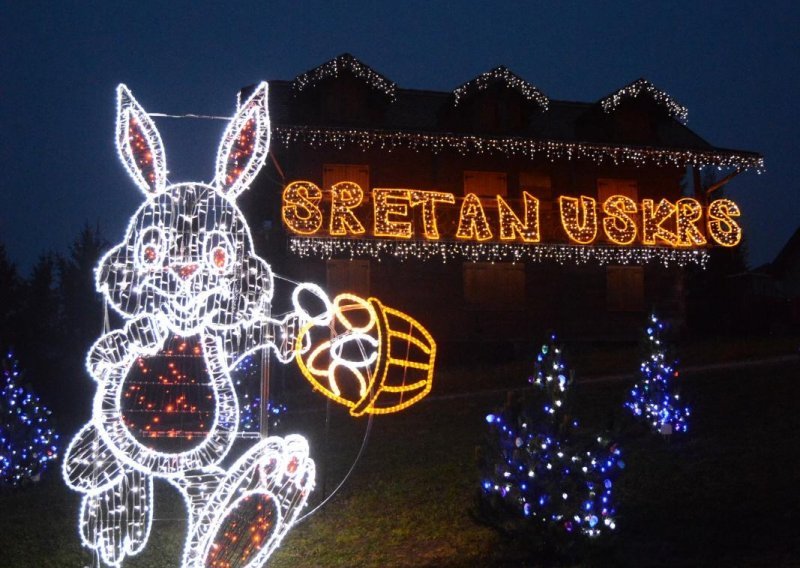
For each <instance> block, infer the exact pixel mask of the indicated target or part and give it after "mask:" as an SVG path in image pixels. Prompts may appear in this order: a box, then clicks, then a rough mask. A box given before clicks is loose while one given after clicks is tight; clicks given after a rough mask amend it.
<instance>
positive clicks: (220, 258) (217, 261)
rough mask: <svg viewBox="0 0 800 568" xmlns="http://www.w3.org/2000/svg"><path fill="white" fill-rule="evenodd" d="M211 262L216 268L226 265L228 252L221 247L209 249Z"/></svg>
mask: <svg viewBox="0 0 800 568" xmlns="http://www.w3.org/2000/svg"><path fill="white" fill-rule="evenodd" d="M211 263H212V264H213V265H214V266H215V267H217V268H225V267H226V266H227V265H228V254H227V253H226V252H225V249H224V248H222V247H219V246H217V247H214V248H213V249H212V250H211Z"/></svg>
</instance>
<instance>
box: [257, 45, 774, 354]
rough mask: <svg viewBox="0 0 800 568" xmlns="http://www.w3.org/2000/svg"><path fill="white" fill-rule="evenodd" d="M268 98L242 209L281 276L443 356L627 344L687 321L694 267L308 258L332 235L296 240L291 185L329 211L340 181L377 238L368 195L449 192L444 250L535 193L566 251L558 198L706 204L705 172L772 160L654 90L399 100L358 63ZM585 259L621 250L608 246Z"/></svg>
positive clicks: (527, 88) (510, 77)
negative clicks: (267, 132) (477, 222)
mask: <svg viewBox="0 0 800 568" xmlns="http://www.w3.org/2000/svg"><path fill="white" fill-rule="evenodd" d="M246 94H247V89H245V90H244V91H243V93H242V95H243V96H246ZM269 96H270V103H269V104H270V114H271V119H272V142H271V152H270V153H271V159H270V161H269V163H268V167H267V168H265V171H263V172H262V174H261V175H260V177H259V178H258V179H257V181H256V183H255V184H254V185H253V188H252V191H250V192H249V195H248V196H246V199H245V200H244V201H245V204H244V207H245V214H246V215H247V217H248V219H249V220H250V222H251V226H252V227H254V238H255V240H256V247H257V248H260V249H261V252H262V253H263V254H264V256H265V257H266V258H269V259H270V261H271V262H272V263H273V266H275V267H276V270H277V271H279V272H280V273H282V274H286V275H288V276H290V277H292V278H297V279H309V280H313V281H317V282H319V283H321V284H324V285H326V286H327V289H328V290H329V291H330V292H331V293H335V292H338V291H343V290H349V291H354V292H356V293H359V294H361V295H374V296H376V297H379V298H380V299H381V300H382V301H384V302H385V303H387V304H389V305H393V306H396V307H398V308H399V309H402V310H405V311H407V312H409V313H411V314H414V315H415V317H417V318H418V319H419V320H420V321H421V322H423V323H424V325H425V326H426V327H428V328H429V329H430V331H431V332H432V333H433V334H434V336H435V337H436V338H437V339H438V340H439V341H440V342H442V343H443V344H444V345H447V344H449V343H450V344H462V345H469V344H474V343H475V342H481V343H482V344H483V345H491V344H497V345H514V344H520V345H523V344H529V343H530V341H535V340H538V338H539V337H541V334H542V333H543V332H544V331H545V330H548V329H554V330H558V331H559V333H560V334H561V335H562V336H563V337H566V338H574V339H585V340H617V339H630V338H633V337H635V336H636V334H637V333H638V330H639V328H640V327H641V324H642V321H643V319H644V315H645V313H646V311H647V310H650V309H657V310H658V311H659V313H661V314H662V316H664V317H667V318H671V319H673V320H676V321H678V322H680V321H681V320H682V318H683V317H684V310H685V306H684V298H685V290H684V281H685V278H684V268H683V267H682V266H680V264H682V263H670V262H664V261H663V259H658V258H656V259H653V260H650V261H649V262H646V263H644V262H638V261H636V260H635V259H634V260H633V261H626V262H624V263H623V262H601V261H598V260H597V259H593V260H589V261H587V262H584V263H575V262H573V261H572V260H567V261H566V262H564V263H563V264H561V263H558V262H555V261H552V260H544V261H542V262H532V261H530V260H526V259H522V260H519V261H516V262H512V261H507V260H506V261H496V259H494V258H488V257H487V258H486V259H482V258H479V259H475V258H474V257H468V256H463V257H460V258H459V257H457V256H456V257H451V258H448V259H447V261H446V262H443V261H442V260H441V259H437V258H435V257H434V258H431V259H428V260H419V259H417V258H414V257H411V258H406V259H403V260H401V259H399V258H397V257H396V256H395V255H377V256H376V255H370V254H365V255H359V254H353V253H352V251H350V252H347V253H343V252H341V251H339V253H338V254H332V255H327V256H332V257H333V258H323V257H321V256H320V255H314V256H312V257H310V258H309V257H301V256H298V255H297V254H296V250H295V249H294V248H293V247H292V246H291V243H292V241H293V240H294V241H297V240H298V239H299V240H302V239H303V238H309V239H316V238H320V237H326V236H327V235H326V234H325V232H326V229H327V225H326V226H325V227H324V228H323V230H322V231H321V233H320V234H315V235H314V236H311V237H303V236H298V235H293V234H292V232H291V231H289V230H288V229H287V227H286V226H285V224H284V223H283V222H282V217H281V196H282V191H283V189H284V187H285V186H286V185H287V184H289V183H290V182H293V181H297V180H307V181H309V182H312V183H314V184H315V185H317V186H318V187H320V188H322V190H323V192H324V197H323V199H322V201H321V203H320V207H321V209H322V210H323V211H326V208H329V207H330V196H329V194H328V193H327V190H329V189H330V188H331V186H332V185H333V184H334V183H336V182H340V181H350V182H355V183H357V184H358V185H359V186H360V187H361V188H362V189H363V190H364V192H365V197H364V203H363V206H362V207H361V209H360V210H359V211H360V213H359V214H360V215H361V219H362V221H363V223H364V225H365V226H370V225H371V223H372V222H373V218H372V206H371V204H370V202H369V200H370V193H369V190H370V189H371V188H410V189H417V190H427V191H440V192H447V193H452V194H454V195H455V196H456V204H455V205H454V206H450V207H440V208H439V210H438V212H437V217H438V225H439V229H440V231H441V233H442V242H449V241H454V239H453V238H452V235H453V234H454V227H455V225H456V224H457V223H458V212H459V207H458V204H459V203H460V200H461V199H463V196H464V195H466V194H469V193H472V194H476V195H478V196H479V197H480V200H481V202H482V203H483V205H484V209H485V212H486V214H487V218H488V219H489V220H490V223H492V226H493V230H494V231H495V233H496V229H497V227H496V209H497V202H496V201H494V196H496V195H501V196H503V198H504V199H505V200H506V201H507V202H508V203H509V204H511V206H512V207H516V208H518V207H520V206H521V205H520V203H521V200H522V196H523V192H527V193H529V194H531V195H534V196H535V197H536V198H537V199H538V200H539V219H540V225H541V227H540V231H541V235H542V243H541V245H543V246H550V245H558V244H563V245H565V246H569V242H568V240H567V239H566V238H565V237H564V235H563V229H561V227H560V223H561V221H560V216H559V206H558V201H557V197H558V196H560V195H566V196H580V195H587V196H592V197H595V198H599V200H600V201H602V200H603V199H604V197H605V196H608V195H626V196H629V197H631V198H632V199H633V200H634V201H641V200H642V199H653V200H655V201H658V200H660V199H662V198H666V199H669V200H673V201H675V200H677V199H680V198H681V197H682V196H683V195H687V194H688V195H695V189H694V188H693V187H691V179H692V176H691V175H689V176H687V171H688V172H690V171H691V169H692V168H695V169H696V168H698V167H701V166H703V165H718V166H721V167H725V168H732V169H733V170H734V171H741V170H746V169H749V168H758V167H759V166H760V163H761V157H760V156H759V155H758V154H754V153H751V152H742V151H734V150H725V149H719V148H714V147H713V146H711V145H710V144H709V143H707V142H706V141H705V140H703V139H702V138H700V137H699V136H698V135H696V134H695V133H694V132H692V131H691V130H689V129H688V128H687V127H686V126H685V125H684V124H683V123H682V119H683V118H684V115H685V109H683V108H682V107H680V105H678V104H677V103H676V102H675V101H673V100H672V99H671V98H670V97H669V96H667V95H666V94H664V93H662V92H661V91H658V90H657V89H655V87H653V86H652V85H651V84H650V83H648V82H647V81H644V80H640V81H637V82H635V83H632V84H631V85H628V86H626V87H624V88H623V89H620V91H617V92H616V93H612V95H609V97H606V98H604V99H601V100H600V101H594V102H586V103H583V102H565V101H555V100H549V99H547V97H546V96H545V95H544V94H542V93H541V92H540V91H539V90H538V89H537V88H536V87H534V86H533V85H531V84H529V83H527V82H526V81H524V80H523V79H521V78H519V77H518V76H516V75H514V74H513V73H511V72H510V71H509V70H507V69H505V68H502V67H500V68H497V69H495V70H492V71H490V72H488V73H485V74H483V75H481V76H479V77H477V78H475V79H474V80H472V81H469V82H467V83H465V84H464V85H462V86H461V87H459V88H457V89H455V90H454V91H452V92H437V91H421V90H412V89H401V88H399V87H397V86H396V85H395V84H394V83H392V82H391V81H390V80H389V79H387V78H386V77H384V76H382V75H380V74H379V73H377V72H375V71H374V70H372V69H370V68H369V67H368V66H366V65H365V64H363V63H362V62H360V61H358V60H357V59H355V58H353V57H352V56H349V55H347V54H345V55H342V56H339V57H337V58H335V59H333V60H331V61H329V62H327V63H325V64H323V65H322V66H320V67H318V68H315V69H313V70H311V71H309V72H307V73H304V74H302V75H299V76H298V77H296V78H295V79H294V80H292V81H271V82H270V95H269ZM687 178H688V179H689V180H690V184H689V188H686V187H685V185H686V184H685V182H684V180H686V179H687ZM696 197H697V199H698V200H699V201H700V202H701V203H704V202H705V199H706V197H705V196H704V195H700V194H697V195H696ZM414 209H415V210H414V211H413V212H411V213H410V214H409V217H408V219H409V220H410V222H411V223H412V225H413V229H414V237H413V239H411V240H419V239H420V233H421V231H422V229H421V224H422V219H421V218H420V217H421V212H420V211H419V208H414ZM348 238H351V240H352V239H355V240H358V239H363V240H369V239H371V238H374V237H371V236H369V235H362V236H355V237H353V236H349V237H348ZM331 239H334V237H331ZM455 244H456V246H457V245H458V243H455ZM499 246H503V245H502V243H501V244H500V245H499ZM531 246H537V245H531ZM587 246H590V247H603V250H607V249H614V248H615V247H614V245H613V243H610V242H607V240H604V237H603V236H602V235H600V236H599V237H598V240H597V241H596V243H593V244H592V245H587ZM640 248H641V247H640ZM654 248H658V247H654ZM293 250H294V252H293ZM322 256H326V255H322ZM476 260H477V261H476ZM493 260H494V261H493Z"/></svg>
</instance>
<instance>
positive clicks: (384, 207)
mask: <svg viewBox="0 0 800 568" xmlns="http://www.w3.org/2000/svg"><path fill="white" fill-rule="evenodd" d="M411 193H412V192H411V190H410V189H379V188H375V189H373V190H372V198H373V199H374V212H375V214H374V218H375V236H376V237H394V238H397V239H410V238H411V235H412V231H411V221H399V220H397V219H394V218H392V217H393V216H395V215H397V216H400V217H402V218H405V219H408V212H409V211H408V208H409V204H410V203H411V199H412V197H411Z"/></svg>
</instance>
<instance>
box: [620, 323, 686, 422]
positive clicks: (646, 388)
mask: <svg viewBox="0 0 800 568" xmlns="http://www.w3.org/2000/svg"><path fill="white" fill-rule="evenodd" d="M664 331H665V325H664V323H663V322H662V321H661V320H660V319H659V318H658V316H656V315H655V314H652V315H651V316H650V318H649V321H648V322H647V326H646V328H645V341H644V345H645V351H646V355H645V358H644V359H643V360H642V363H641V365H640V367H639V372H640V378H639V380H638V381H637V382H636V384H635V385H634V386H633V388H632V389H631V391H630V393H629V396H628V400H627V401H626V402H625V405H624V406H625V407H626V408H627V409H628V410H630V411H631V412H632V413H633V415H634V416H635V417H637V418H639V419H641V420H642V421H644V422H645V423H646V424H647V425H648V426H649V427H650V429H651V430H653V431H654V432H657V433H660V434H663V435H671V434H672V433H673V432H679V433H685V432H686V431H687V430H688V427H689V425H688V418H689V408H688V407H687V406H683V405H682V403H681V400H680V395H678V394H677V393H673V392H672V388H671V385H670V383H671V382H672V379H674V378H677V377H678V371H677V370H676V368H675V365H676V363H675V362H670V361H668V360H667V353H666V346H665V345H664V341H663V333H664Z"/></svg>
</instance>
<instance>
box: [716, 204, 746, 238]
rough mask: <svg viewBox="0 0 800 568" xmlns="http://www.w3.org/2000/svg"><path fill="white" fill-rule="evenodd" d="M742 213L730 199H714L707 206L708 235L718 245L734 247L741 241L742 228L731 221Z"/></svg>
mask: <svg viewBox="0 0 800 568" xmlns="http://www.w3.org/2000/svg"><path fill="white" fill-rule="evenodd" d="M741 214H742V212H741V211H740V210H739V206H738V205H736V204H735V203H734V202H733V201H731V200H730V199H716V200H714V201H712V202H711V205H709V206H708V234H709V235H711V238H712V239H714V242H716V243H717V244H719V245H722V246H724V247H735V246H736V245H738V244H739V243H740V242H741V240H742V228H741V227H740V226H739V224H738V223H737V222H736V221H734V220H733V219H732V217H739V216H740V215H741Z"/></svg>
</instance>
